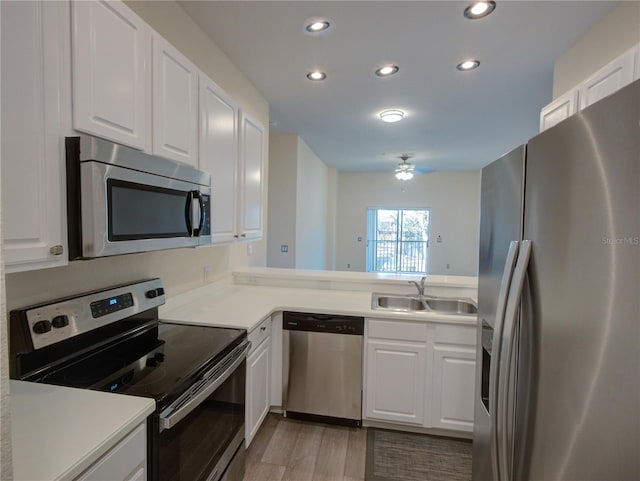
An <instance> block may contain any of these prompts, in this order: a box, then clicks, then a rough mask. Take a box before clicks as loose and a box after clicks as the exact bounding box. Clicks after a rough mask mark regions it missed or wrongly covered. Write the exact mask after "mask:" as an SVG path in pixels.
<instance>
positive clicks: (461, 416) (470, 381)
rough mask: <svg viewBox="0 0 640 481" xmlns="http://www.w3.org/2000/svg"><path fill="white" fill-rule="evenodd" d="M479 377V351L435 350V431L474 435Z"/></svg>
mask: <svg viewBox="0 0 640 481" xmlns="http://www.w3.org/2000/svg"><path fill="white" fill-rule="evenodd" d="M475 374H476V354H475V349H473V348H468V349H466V348H463V347H454V346H443V345H438V344H436V345H435V346H434V348H433V388H432V396H433V399H432V410H431V424H432V426H433V427H436V428H444V429H455V430H458V431H468V432H473V409H474V407H473V402H474V395H473V394H474V386H475Z"/></svg>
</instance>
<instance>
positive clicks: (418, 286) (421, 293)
mask: <svg viewBox="0 0 640 481" xmlns="http://www.w3.org/2000/svg"><path fill="white" fill-rule="evenodd" d="M426 280H427V276H422V279H420V284H418V282H417V281H409V284H413V285H414V286H416V289H418V295H419V296H420V297H424V281H426Z"/></svg>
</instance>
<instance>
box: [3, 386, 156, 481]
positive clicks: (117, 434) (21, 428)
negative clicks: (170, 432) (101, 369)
mask: <svg viewBox="0 0 640 481" xmlns="http://www.w3.org/2000/svg"><path fill="white" fill-rule="evenodd" d="M10 389H11V395H10V405H11V438H12V449H13V473H14V479H15V480H16V481H39V480H43V481H44V480H46V481H53V480H62V479H65V480H69V479H73V478H75V477H77V476H78V475H80V474H81V473H82V472H83V471H84V470H86V469H87V468H88V467H89V466H91V465H92V464H93V463H94V462H95V461H97V460H98V459H99V458H100V457H101V456H102V455H103V454H105V453H106V452H107V451H109V449H111V448H112V447H113V446H114V445H115V444H116V443H117V442H118V441H120V440H121V439H122V438H123V437H124V436H125V435H126V434H127V433H129V432H130V431H131V430H132V429H133V428H134V427H136V426H137V425H138V424H140V423H141V422H143V421H144V420H145V419H146V417H147V416H148V415H149V414H151V413H152V412H153V411H154V410H155V401H154V400H153V399H148V398H143V397H135V396H124V395H121V394H112V393H106V392H100V391H90V390H85V389H73V388H68V387H61V386H51V385H48V384H38V383H30V382H23V381H15V380H12V381H10Z"/></svg>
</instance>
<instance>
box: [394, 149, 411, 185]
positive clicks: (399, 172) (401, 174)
mask: <svg viewBox="0 0 640 481" xmlns="http://www.w3.org/2000/svg"><path fill="white" fill-rule="evenodd" d="M398 158H399V159H400V160H402V162H400V163H399V164H398V166H397V167H396V179H398V180H410V179H413V170H414V168H415V166H414V165H413V164H410V163H408V162H407V160H409V159H410V158H411V156H410V155H408V154H402V155H400V156H399V157H398Z"/></svg>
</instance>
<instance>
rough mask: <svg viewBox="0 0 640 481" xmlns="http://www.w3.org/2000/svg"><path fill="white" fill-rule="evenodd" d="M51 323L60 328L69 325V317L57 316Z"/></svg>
mask: <svg viewBox="0 0 640 481" xmlns="http://www.w3.org/2000/svg"><path fill="white" fill-rule="evenodd" d="M51 324H52V325H53V327H55V328H57V329H59V328H61V327H65V326H68V325H69V318H68V317H67V316H65V315H62V316H56V317H54V318H53V319H52V320H51Z"/></svg>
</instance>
